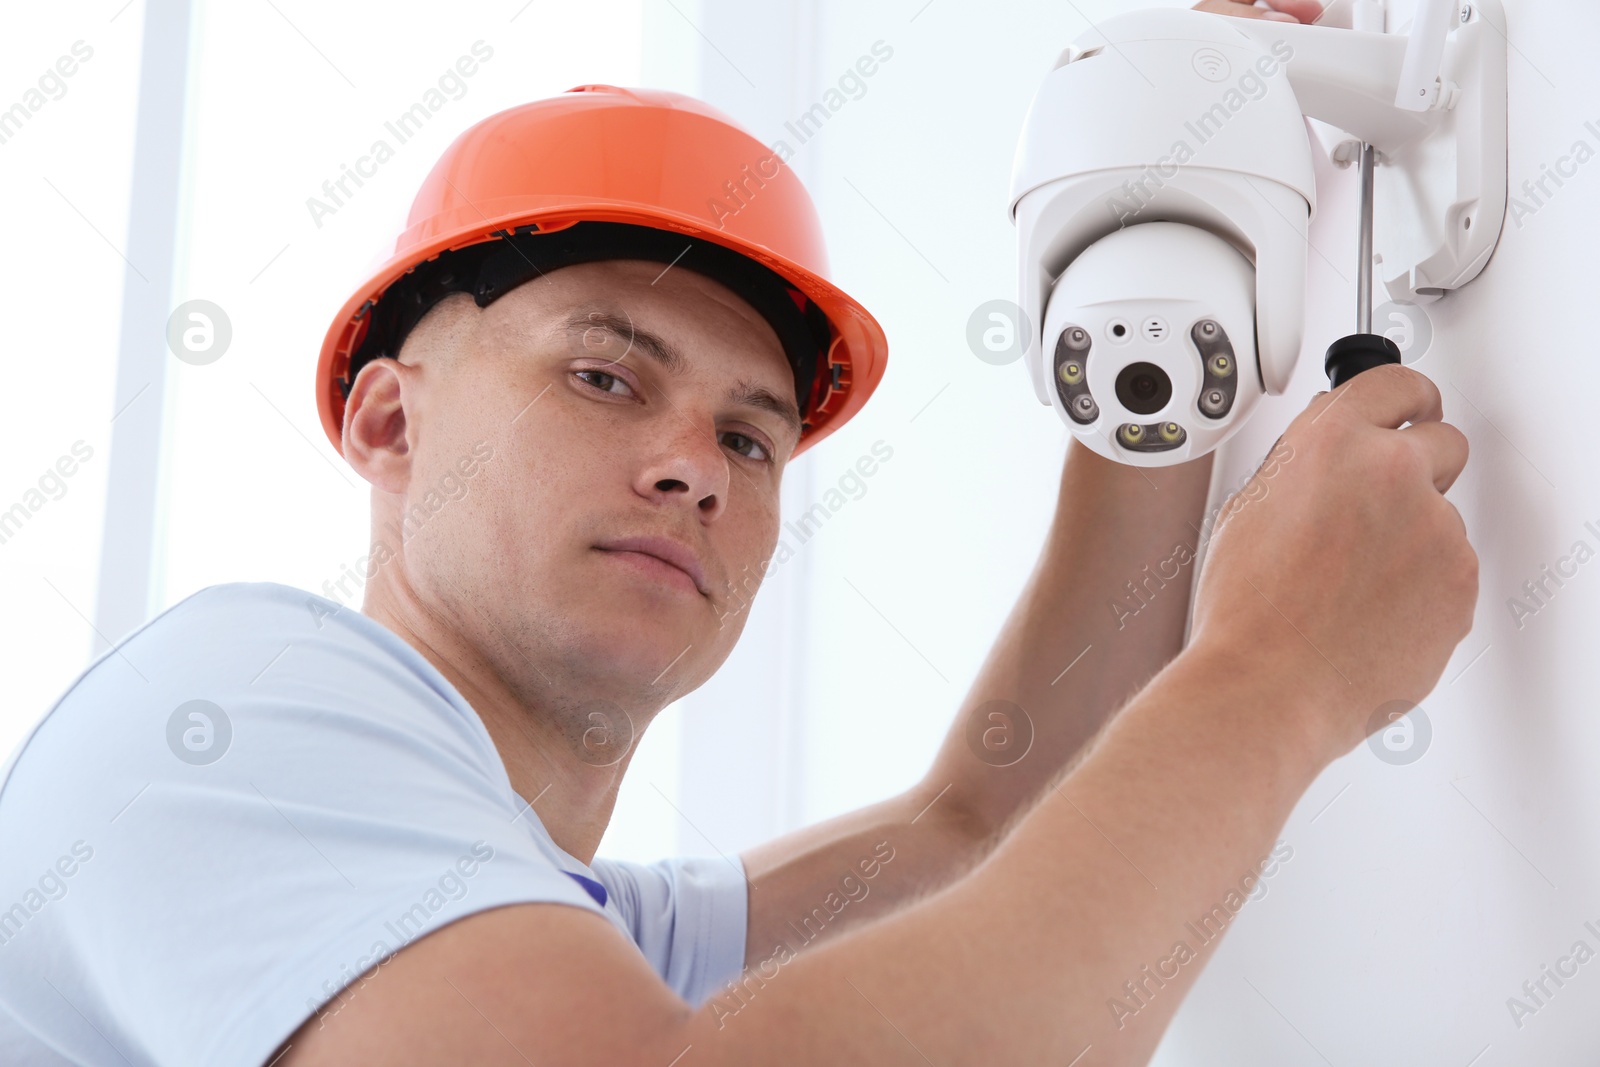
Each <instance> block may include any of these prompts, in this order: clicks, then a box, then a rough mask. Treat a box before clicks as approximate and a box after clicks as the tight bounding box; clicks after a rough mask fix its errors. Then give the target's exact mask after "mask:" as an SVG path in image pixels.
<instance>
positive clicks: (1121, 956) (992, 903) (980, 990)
mask: <svg viewBox="0 0 1600 1067" xmlns="http://www.w3.org/2000/svg"><path fill="white" fill-rule="evenodd" d="M1307 692H1308V690H1307V689H1306V688H1305V687H1304V686H1303V685H1302V684H1301V683H1300V681H1299V680H1298V679H1296V678H1295V677H1293V672H1292V671H1289V670H1284V669H1280V668H1279V667H1277V666H1274V665H1273V664H1272V663H1263V662H1259V661H1254V660H1251V659H1249V658H1242V657H1237V656H1234V655H1232V654H1229V653H1226V652H1220V653H1219V652H1217V651H1216V650H1212V649H1191V650H1190V651H1188V652H1186V653H1184V654H1183V655H1182V656H1181V657H1179V659H1178V660H1177V661H1176V662H1174V663H1172V664H1171V665H1169V666H1168V668H1167V669H1166V670H1165V671H1164V672H1163V673H1162V674H1161V675H1159V676H1158V677H1157V678H1156V679H1155V680H1154V681H1153V682H1152V683H1151V684H1150V685H1149V686H1148V687H1147V688H1146V689H1145V690H1144V691H1142V692H1141V693H1140V694H1139V695H1138V696H1137V697H1136V698H1135V699H1134V700H1133V701H1132V702H1130V703H1129V705H1128V706H1127V708H1125V709H1124V710H1123V711H1122V713H1121V714H1120V715H1119V716H1118V717H1117V718H1116V720H1115V721H1114V722H1112V723H1111V724H1110V725H1109V727H1108V728H1107V730H1106V731H1105V733H1104V734H1103V735H1102V736H1101V737H1100V738H1099V739H1098V740H1097V742H1096V744H1095V745H1094V746H1093V748H1092V750H1091V751H1089V752H1088V753H1086V755H1085V757H1084V759H1083V760H1082V761H1081V762H1080V763H1079V764H1078V765H1077V766H1076V767H1075V768H1074V769H1073V771H1072V772H1071V773H1070V774H1068V775H1067V776H1065V778H1063V779H1062V780H1061V781H1060V782H1059V783H1055V784H1054V785H1052V786H1047V789H1046V793H1045V795H1044V796H1043V798H1041V799H1040V801H1039V802H1038V803H1037V804H1036V805H1034V806H1033V807H1032V808H1030V809H1029V811H1028V812H1027V814H1026V815H1025V816H1023V817H1022V818H1021V819H1020V820H1019V821H1018V823H1017V825H1016V826H1015V828H1014V829H1013V831H1012V833H1010V834H1009V835H1008V836H1007V837H1006V839H1005V840H1004V841H1002V842H1001V843H1000V844H999V845H998V846H997V847H996V848H995V850H994V851H993V852H991V853H990V855H989V856H988V857H987V858H986V859H985V860H984V861H983V862H982V863H981V864H980V865H979V866H978V867H977V869H976V870H974V871H973V872H972V873H971V874H970V875H969V876H968V877H966V878H963V879H961V880H960V881H959V882H957V883H955V884H953V885H951V886H948V887H947V888H945V889H943V890H941V891H939V892H937V893H935V894H933V895H931V896H929V897H927V898H926V899H924V900H922V901H919V902H918V903H916V904H914V905H911V906H909V907H907V908H905V909H903V910H902V911H899V912H897V913H895V914H893V915H890V916H888V917H886V918H884V919H882V920H880V921H879V922H876V923H873V924H870V925H868V926H867V927H866V928H864V929H861V930H859V931H857V932H855V933H852V934H847V935H845V936H842V937H840V938H838V939H836V940H835V941H833V942H832V943H831V944H827V945H822V946H818V947H817V948H816V949H815V950H813V951H809V952H807V953H805V954H804V955H802V956H801V957H800V958H798V959H795V960H793V961H792V962H782V961H780V962H779V963H778V965H777V968H778V971H779V973H775V974H768V975H763V977H764V978H765V979H766V980H765V981H763V982H762V983H761V986H762V988H761V989H760V992H759V993H758V994H756V996H755V999H754V1000H753V1001H752V1003H751V1004H750V1006H749V1008H748V1009H747V1010H744V1011H740V1012H739V1013H738V1017H737V1018H736V1019H731V1018H727V1017H726V1011H725V1010H724V1011H723V1012H722V1013H720V1014H719V1012H718V1011H717V1009H716V1006H715V1003H713V1004H712V1005H708V1006H707V1007H706V1008H704V1009H702V1011H701V1012H700V1013H699V1014H697V1016H696V1017H695V1018H694V1019H693V1020H692V1021H691V1022H690V1024H689V1028H688V1032H687V1033H683V1034H678V1035H675V1037H682V1038H683V1039H685V1040H691V1041H692V1042H693V1045H694V1050H695V1054H696V1056H702V1055H703V1057H704V1058H702V1059H698V1060H697V1062H705V1063H723V1062H727V1063H733V1062H750V1057H751V1056H752V1053H753V1051H754V1050H757V1049H760V1050H762V1055H761V1056H760V1057H756V1058H759V1059H761V1060H762V1061H763V1062H769V1063H797V1064H798V1063H840V1064H845V1063H874V1064H896V1063H906V1064H921V1063H924V1062H926V1061H932V1062H935V1063H988V1064H996V1065H1009V1064H1028V1065H1032V1064H1036V1063H1068V1062H1074V1057H1077V1056H1078V1055H1079V1054H1080V1053H1082V1052H1083V1051H1084V1050H1085V1048H1086V1047H1087V1046H1092V1051H1091V1052H1090V1054H1089V1055H1087V1056H1085V1057H1084V1058H1083V1060H1082V1063H1083V1064H1084V1065H1088V1064H1134V1063H1142V1062H1144V1061H1145V1060H1146V1059H1147V1058H1148V1056H1149V1055H1150V1052H1151V1051H1152V1050H1153V1048H1154V1047H1155V1044H1156V1043H1157V1041H1158V1040H1159V1037H1160V1034H1161V1033H1162V1031H1163V1030H1164V1029H1165V1027H1166V1025H1167V1022H1168V1021H1169V1020H1170V1018H1171V1016H1172V1013H1173V1012H1174V1010H1175V1009H1176V1007H1177V1005H1178V1004H1179V1003H1180V1002H1181V1000H1182V999H1183V996H1184V994H1185V992H1186V991H1187V989H1188V987H1189V986H1190V985H1191V984H1192V982H1193V981H1194V978H1195V976H1196V975H1197V974H1198V972H1199V971H1200V969H1201V968H1202V967H1203V966H1204V962H1205V959H1206V957H1207V956H1208V955H1209V946H1207V945H1205V944H1202V943H1201V942H1200V941H1199V940H1198V939H1196V938H1195V937H1194V936H1193V935H1192V934H1191V933H1190V932H1189V931H1188V928H1187V925H1186V924H1188V923H1190V922H1193V921H1196V920H1198V919H1199V918H1200V917H1203V916H1206V915H1208V914H1210V913H1212V911H1213V908H1214V907H1216V906H1217V905H1219V904H1221V903H1222V902H1223V901H1225V900H1226V899H1227V896H1228V894H1229V892H1230V891H1233V892H1237V891H1238V887H1239V885H1240V882H1241V880H1242V879H1244V878H1245V877H1247V876H1249V875H1251V874H1253V872H1256V871H1257V870H1258V868H1257V864H1258V862H1259V861H1260V860H1261V859H1262V857H1263V856H1264V855H1266V854H1267V853H1268V851H1269V850H1270V849H1271V847H1272V843H1273V839H1274V837H1275V835H1276V834H1277V832H1278V831H1279V830H1280V829H1281V828H1282V826H1283V823H1284V820H1285V819H1286V818H1287V817H1288V814H1289V812H1290V811H1291V810H1292V809H1293V806H1294V804H1295V802H1296V801H1297V800H1298V799H1299V797H1300V796H1301V794H1302V793H1303V792H1304V790H1305V789H1306V787H1307V786H1308V785H1309V784H1310V782H1311V781H1312V780H1313V779H1314V778H1315V776H1316V774H1317V773H1318V772H1319V771H1320V770H1321V768H1322V766H1323V765H1324V763H1325V761H1326V753H1327V752H1328V751H1329V748H1330V746H1329V745H1328V744H1327V742H1326V739H1324V738H1321V737H1320V736H1319V734H1318V729H1319V728H1318V727H1317V726H1316V725H1314V724H1315V723H1317V722H1318V721H1319V720H1320V719H1321V718H1323V717H1324V716H1323V715H1321V714H1320V713H1319V709H1315V708H1313V707H1311V706H1310V704H1309V702H1310V700H1312V699H1313V698H1312V697H1309V696H1307V695H1305V694H1306V693H1307ZM1179 942H1185V943H1186V944H1187V949H1188V951H1187V953H1185V954H1183V955H1184V958H1183V959H1182V960H1181V962H1174V963H1173V964H1171V965H1170V966H1169V967H1168V968H1167V970H1166V977H1164V978H1163V979H1162V982H1163V986H1162V987H1160V989H1159V992H1155V993H1153V995H1151V996H1149V997H1148V998H1146V1000H1145V1003H1144V1004H1143V1005H1142V1006H1141V1007H1140V1010H1139V1011H1138V1012H1137V1013H1136V1014H1135V1015H1133V1016H1132V1017H1131V1018H1130V1017H1128V1016H1127V1015H1126V1014H1122V1013H1118V1012H1114V1011H1112V1010H1111V1009H1110V1008H1109V1007H1108V1002H1109V1001H1110V1000H1111V999H1112V998H1114V997H1119V996H1125V993H1124V982H1126V981H1130V980H1132V981H1134V982H1136V983H1137V982H1140V981H1141V980H1142V979H1144V975H1145V972H1144V968H1146V967H1147V966H1150V967H1156V966H1158V965H1159V961H1162V960H1172V959H1173V957H1174V952H1175V946H1176V945H1177V944H1178V943H1179ZM1147 988H1154V987H1149V986H1147ZM741 1057H744V1058H741Z"/></svg>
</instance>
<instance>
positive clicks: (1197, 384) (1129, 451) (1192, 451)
mask: <svg viewBox="0 0 1600 1067" xmlns="http://www.w3.org/2000/svg"><path fill="white" fill-rule="evenodd" d="M1043 341H1044V343H1043V345H1042V346H1041V347H1040V349H1039V353H1038V356H1037V358H1039V359H1041V360H1042V366H1041V367H1040V371H1041V373H1040V375H1039V377H1040V378H1042V379H1043V380H1044V381H1045V382H1048V383H1050V388H1049V390H1048V392H1049V396H1050V403H1051V406H1052V407H1054V408H1055V410H1056V413H1057V414H1059V415H1060V416H1061V419H1062V421H1063V422H1064V423H1065V424H1066V425H1067V427H1068V428H1069V429H1071V430H1072V432H1073V433H1074V434H1075V435H1076V436H1077V437H1078V438H1079V439H1080V440H1081V441H1083V443H1084V444H1085V445H1087V446H1088V447H1090V448H1092V449H1094V450H1095V451H1096V452H1099V453H1100V454H1101V455H1103V456H1106V457H1107V458H1109V459H1113V460H1116V461H1117V462H1120V463H1129V464H1134V465H1137V466H1145V467H1156V466H1166V465H1168V464H1173V463H1181V462H1183V461H1185V460H1188V459H1193V458H1195V457H1198V456H1202V455H1204V454H1205V453H1207V452H1209V451H1211V450H1212V449H1213V448H1216V447H1217V446H1218V445H1219V444H1221V443H1222V442H1223V441H1225V440H1227V438H1228V437H1230V436H1231V435H1232V434H1233V433H1234V431H1236V430H1237V429H1238V428H1239V426H1240V425H1241V424H1242V423H1243V422H1244V420H1245V419H1246V418H1247V417H1248V416H1249V414H1250V411H1251V410H1252V409H1253V408H1254V407H1255V404H1256V401H1257V400H1259V399H1260V397H1261V395H1262V393H1263V392H1264V389H1263V386H1262V383H1261V379H1260V376H1259V374H1258V371H1257V360H1256V341H1255V271H1254V269H1253V268H1252V267H1251V265H1250V261H1249V260H1248V259H1246V258H1245V257H1244V256H1243V255H1242V254H1241V253H1240V252H1239V251H1238V250H1237V249H1235V248H1234V247H1233V246H1232V245H1230V244H1229V243H1228V242H1227V241H1225V240H1223V239H1222V238H1220V237H1218V236H1216V235H1215V234H1212V233H1208V232H1207V231H1205V230H1203V229H1200V228H1199V227H1196V226H1189V225H1185V224H1182V223H1175V222H1149V223H1142V224H1140V225H1136V226H1129V227H1127V228H1125V229H1121V230H1117V231H1114V232H1112V233H1110V234H1108V235H1107V236H1105V237H1102V238H1100V239H1099V240H1098V241H1096V242H1094V243H1093V244H1092V245H1090V246H1089V247H1088V248H1086V249H1085V250H1084V251H1083V252H1082V253H1081V254H1080V255H1078V256H1077V257H1075V258H1074V259H1073V261H1072V262H1071V263H1070V264H1068V266H1067V269H1066V270H1065V271H1064V272H1062V274H1061V276H1060V277H1059V278H1058V279H1056V281H1055V283H1054V284H1053V285H1052V286H1051V289H1050V295H1049V298H1048V302H1047V304H1046V309H1045V317H1044V331H1043Z"/></svg>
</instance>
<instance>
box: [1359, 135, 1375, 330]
mask: <svg viewBox="0 0 1600 1067" xmlns="http://www.w3.org/2000/svg"><path fill="white" fill-rule="evenodd" d="M1359 245H1360V251H1359V252H1358V253H1357V255H1359V256H1360V257H1361V258H1360V262H1358V263H1357V264H1356V333H1371V332H1372V146H1371V145H1369V144H1364V145H1362V146H1361V239H1360V241H1359Z"/></svg>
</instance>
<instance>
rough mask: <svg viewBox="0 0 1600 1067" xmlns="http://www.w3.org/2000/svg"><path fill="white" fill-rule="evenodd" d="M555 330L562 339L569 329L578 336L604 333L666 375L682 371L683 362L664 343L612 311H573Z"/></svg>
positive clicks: (672, 349) (671, 348) (659, 338)
mask: <svg viewBox="0 0 1600 1067" xmlns="http://www.w3.org/2000/svg"><path fill="white" fill-rule="evenodd" d="M556 329H557V330H559V331H560V332H561V333H562V334H564V335H566V336H571V334H572V331H573V330H580V331H582V333H588V331H590V330H605V331H607V332H608V333H612V334H615V335H616V336H617V338H618V339H619V340H621V341H623V342H624V343H628V344H629V347H630V348H637V349H638V350H639V351H641V352H643V353H644V354H645V355H647V356H649V357H650V358H651V359H653V360H655V361H656V362H657V363H659V364H661V366H662V368H663V369H664V370H666V372H667V373H668V374H677V373H679V372H680V371H682V370H683V366H684V359H683V356H682V355H681V354H679V352H678V350H677V349H676V348H673V347H672V346H671V345H670V344H668V343H667V342H666V340H665V339H664V338H662V337H659V336H657V335H656V334H653V333H651V332H650V331H649V330H645V329H641V328H640V327H638V326H636V325H634V323H633V322H632V321H630V320H629V319H628V318H627V317H626V316H624V315H618V314H616V313H615V312H611V311H574V312H573V313H572V314H570V315H568V316H567V317H566V318H565V319H564V320H562V321H561V323H560V324H558V325H557V327H556ZM582 333H580V337H581V336H582Z"/></svg>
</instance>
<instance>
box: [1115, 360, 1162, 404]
mask: <svg viewBox="0 0 1600 1067" xmlns="http://www.w3.org/2000/svg"><path fill="white" fill-rule="evenodd" d="M1117 399H1118V400H1119V401H1121V402H1122V406H1123V407H1125V408H1127V409H1128V410H1129V411H1131V412H1133V413H1134V414H1136V415H1153V414H1155V413H1156V412H1158V411H1160V410H1161V409H1162V408H1164V407H1166V406H1167V401H1169V400H1171V399H1172V379H1171V378H1168V377H1167V372H1166V371H1164V370H1162V369H1161V368H1160V367H1158V366H1156V365H1155V364H1154V363H1130V364H1128V365H1127V366H1126V367H1123V368H1122V373H1121V374H1119V375H1117Z"/></svg>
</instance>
